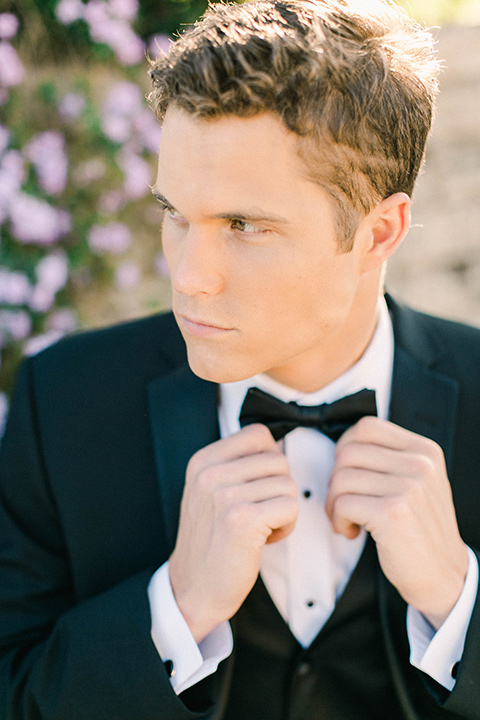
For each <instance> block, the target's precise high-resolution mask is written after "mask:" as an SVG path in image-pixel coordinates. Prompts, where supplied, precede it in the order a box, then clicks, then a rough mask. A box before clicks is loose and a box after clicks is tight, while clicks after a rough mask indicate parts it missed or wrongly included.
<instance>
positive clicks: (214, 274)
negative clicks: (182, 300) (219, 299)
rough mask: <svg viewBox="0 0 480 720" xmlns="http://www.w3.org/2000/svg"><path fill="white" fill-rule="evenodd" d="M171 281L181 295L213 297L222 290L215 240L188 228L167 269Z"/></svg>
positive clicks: (220, 253) (206, 234)
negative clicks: (171, 265)
mask: <svg viewBox="0 0 480 720" xmlns="http://www.w3.org/2000/svg"><path fill="white" fill-rule="evenodd" d="M171 282H172V287H173V289H174V290H175V291H176V292H179V293H181V294H182V295H198V294H203V295H217V294H218V293H219V292H220V291H221V290H222V288H223V273H222V251H221V244H220V241H219V239H218V238H216V237H215V236H214V235H213V234H212V233H208V232H206V231H201V230H199V229H196V228H194V227H192V226H190V228H189V230H188V233H187V234H186V235H185V237H184V238H183V241H182V242H181V246H180V248H179V250H178V254H177V256H176V259H175V262H174V266H173V268H171Z"/></svg>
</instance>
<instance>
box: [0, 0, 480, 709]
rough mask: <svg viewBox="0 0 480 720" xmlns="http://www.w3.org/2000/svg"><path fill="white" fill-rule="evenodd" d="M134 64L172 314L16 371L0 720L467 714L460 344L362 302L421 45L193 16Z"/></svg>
mask: <svg viewBox="0 0 480 720" xmlns="http://www.w3.org/2000/svg"><path fill="white" fill-rule="evenodd" d="M152 77H153V81H154V90H153V93H152V103H153V105H154V107H155V109H156V111H157V113H158V116H159V118H160V119H161V120H162V121H163V134H162V145H161V149H160V155H159V172H158V178H157V181H156V184H155V187H154V195H155V196H156V198H157V199H158V201H159V202H160V203H161V205H162V207H164V209H165V222H164V228H163V244H164V251H165V254H166V257H167V260H168V263H169V266H170V270H171V276H172V290H173V313H174V318H175V320H173V319H172V316H171V315H166V316H163V317H153V318H148V319H145V320H142V321H139V322H135V323H130V324H128V325H124V326H120V327H117V328H112V329H109V330H106V331H100V332H94V333H87V334H84V335H79V336H77V337H73V338H70V339H69V340H67V341H64V342H62V343H60V344H59V345H57V346H56V347H55V348H52V349H50V350H48V351H46V352H44V353H42V354H40V355H39V356H37V357H36V358H34V359H31V360H28V361H26V362H25V363H24V365H23V367H22V370H21V373H20V378H19V384H18V388H17V393H16V398H15V402H14V404H13V407H12V411H11V416H10V420H9V426H8V429H7V434H6V436H5V439H4V442H3V447H2V459H1V474H2V481H1V497H2V518H1V522H0V528H1V529H0V533H1V535H0V555H1V566H0V638H1V643H0V648H1V650H0V688H1V690H0V697H1V703H2V705H1V709H2V717H5V718H6V719H7V720H20V718H21V719H22V720H33V719H34V718H35V719H36V720H38V719H41V720H66V719H67V718H68V720H77V719H78V720H80V719H82V720H103V719H104V718H105V720H106V719H107V718H108V719H109V720H112V718H115V720H123V719H125V720H127V719H128V720H146V719H147V718H152V719H153V718H162V720H183V719H185V720H187V719H190V718H225V719H226V720H237V719H240V718H241V719H242V720H244V719H246V718H248V719H250V718H252V719H255V720H257V719H258V720H260V719H261V720H269V719H270V718H271V719H272V720H274V719H275V720H277V719H280V718H289V719H290V718H291V719H292V720H293V719H298V720H317V719H318V720H319V719H320V718H321V719H322V720H324V719H325V720H345V719H347V718H349V719H350V718H351V719H352V720H353V719H355V720H375V719H378V720H385V718H389V720H391V719H393V720H396V719H397V718H398V719H400V718H402V719H407V718H408V720H412V719H414V718H415V719H418V720H420V718H421V719H422V720H425V719H427V718H428V719H432V720H433V719H435V720H436V719H438V720H441V719H443V718H445V719H447V718H464V719H468V720H474V719H478V718H480V692H479V684H478V681H477V678H478V672H479V670H480V643H479V638H480V608H479V606H478V603H477V602H476V595H477V587H478V561H477V557H476V554H475V550H474V548H475V547H480V531H479V529H478V522H477V520H476V513H477V512H478V508H480V488H479V483H478V481H477V477H478V467H479V465H480V444H479V443H478V430H479V421H478V418H477V413H476V407H477V405H478V403H479V402H480V382H479V380H478V366H479V364H478V363H479V361H480V334H479V333H478V331H476V330H473V329H470V328H466V327H463V326H460V325H457V324H453V323H447V322H445V321H442V320H439V319H434V318H429V317H426V316H423V315H420V314H418V313H415V312H413V311H410V310H408V309H406V308H400V307H398V306H397V305H396V304H395V303H394V302H393V301H392V300H391V299H388V300H387V303H388V305H387V304H386V303H385V300H384V298H383V276H384V267H385V262H386V261H387V259H388V257H389V256H390V255H391V254H392V253H393V252H394V251H395V249H396V248H397V247H398V245H399V244H400V242H401V241H402V239H403V237H404V236H405V233H406V232H407V229H408V222H409V208H410V195H411V192H412V189H413V184H414V181H415V177H416V175H417V173H418V170H419V168H420V165H421V161H422V157H423V151H424V144H425V141H426V137H427V134H428V131H429V127H430V121H431V114H432V105H433V97H434V94H435V90H436V62H435V60H434V57H433V54H432V40H431V38H430V36H429V35H428V34H426V33H424V32H423V31H421V30H420V29H419V28H418V27H416V26H415V25H414V24H413V23H411V22H410V21H409V20H408V19H407V18H406V17H405V16H404V15H403V13H402V12H400V11H399V10H398V9H397V8H396V7H395V6H393V5H390V4H387V3H384V2H376V1H375V0H371V1H370V2H368V3H366V2H357V1H356V0H318V1H317V2H310V0H298V1H295V2H276V1H275V0H259V1H258V2H252V3H247V4H245V5H243V6H237V5H217V6H213V7H212V8H211V9H210V11H209V13H208V14H207V16H206V18H205V19H204V20H203V21H202V22H200V23H199V24H198V25H197V26H196V27H195V28H193V29H192V30H191V31H188V32H187V33H186V34H185V35H184V36H183V37H182V38H180V39H179V40H178V41H177V42H176V43H175V44H174V45H173V47H172V49H171V51H170V53H169V55H168V56H166V57H163V58H161V59H159V60H158V61H156V62H155V63H153V66H152ZM175 321H176V323H175ZM177 326H178V327H177ZM179 330H180V332H179ZM185 349H186V354H187V356H188V363H187V357H186V356H185ZM279 401H281V402H279ZM297 401H298V406H297V405H296V404H294V403H296V402H297ZM317 406H318V407H317ZM452 490H453V497H452ZM457 518H458V524H457Z"/></svg>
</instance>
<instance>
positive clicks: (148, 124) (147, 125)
mask: <svg viewBox="0 0 480 720" xmlns="http://www.w3.org/2000/svg"><path fill="white" fill-rule="evenodd" d="M134 129H135V132H137V133H138V135H139V138H140V142H141V144H142V147H143V148H144V149H145V150H148V152H149V153H153V154H154V155H156V154H157V153H158V148H159V146H160V138H161V135H162V126H161V125H160V123H159V122H158V120H157V119H156V117H155V115H154V114H153V112H152V111H151V110H150V108H148V107H144V108H142V109H141V111H140V112H139V113H138V114H137V116H136V118H135V120H134Z"/></svg>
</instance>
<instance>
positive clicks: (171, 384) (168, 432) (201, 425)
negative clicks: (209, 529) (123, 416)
mask: <svg viewBox="0 0 480 720" xmlns="http://www.w3.org/2000/svg"><path fill="white" fill-rule="evenodd" d="M148 395H149V410H150V423H151V428H152V435H153V444H154V452H155V462H156V466H157V473H158V479H159V484H160V495H161V500H162V510H163V514H164V523H165V529H166V536H167V537H166V540H167V544H168V547H169V549H170V550H172V549H173V547H174V544H175V538H176V534H177V527H178V519H179V514H180V501H181V499H182V493H183V486H184V480H185V470H186V467H187V464H188V461H189V460H190V458H191V457H192V455H193V454H194V453H196V452H197V450H200V448H202V447H205V445H209V444H210V443H212V442H214V441H215V440H218V438H219V430H218V414H217V402H218V401H217V385H215V384H214V383H210V382H207V381H206V380H201V379H200V378H198V377H197V376H196V375H194V374H193V373H192V372H191V370H190V368H189V367H188V365H182V366H181V367H180V368H177V369H176V370H174V371H173V372H171V373H169V374H168V375H165V376H163V377H161V378H159V379H158V380H155V381H153V382H152V383H150V385H149V388H148Z"/></svg>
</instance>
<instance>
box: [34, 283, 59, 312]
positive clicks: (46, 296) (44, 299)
mask: <svg viewBox="0 0 480 720" xmlns="http://www.w3.org/2000/svg"><path fill="white" fill-rule="evenodd" d="M54 303H55V293H54V292H53V291H52V290H50V288H46V287H42V286H41V285H37V287H35V289H34V291H33V293H32V298H31V300H30V307H31V309H32V310H33V311H34V312H38V313H46V312H48V311H49V310H50V308H51V307H53V304H54Z"/></svg>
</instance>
